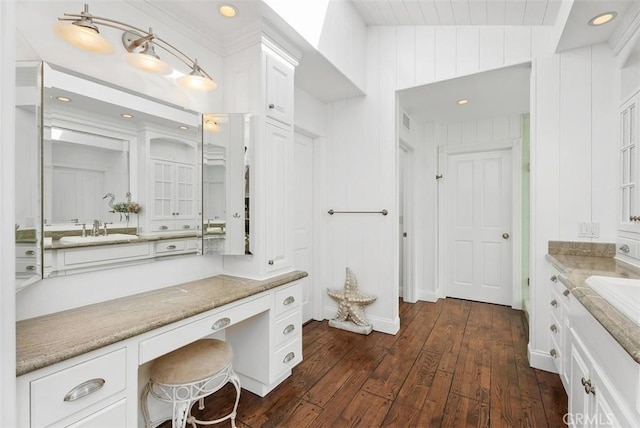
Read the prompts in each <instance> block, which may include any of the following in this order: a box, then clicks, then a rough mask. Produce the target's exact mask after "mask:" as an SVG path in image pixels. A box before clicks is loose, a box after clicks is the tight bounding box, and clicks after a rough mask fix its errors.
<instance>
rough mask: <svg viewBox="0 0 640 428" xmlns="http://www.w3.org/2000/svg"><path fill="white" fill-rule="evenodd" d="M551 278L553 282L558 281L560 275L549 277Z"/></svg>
mask: <svg viewBox="0 0 640 428" xmlns="http://www.w3.org/2000/svg"><path fill="white" fill-rule="evenodd" d="M549 279H550V280H551V282H558V275H551V278H549Z"/></svg>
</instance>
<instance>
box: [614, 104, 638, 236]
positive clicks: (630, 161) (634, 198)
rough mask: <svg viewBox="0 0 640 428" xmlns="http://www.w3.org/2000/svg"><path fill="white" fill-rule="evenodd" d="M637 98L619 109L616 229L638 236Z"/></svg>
mask: <svg viewBox="0 0 640 428" xmlns="http://www.w3.org/2000/svg"><path fill="white" fill-rule="evenodd" d="M639 100H640V97H639V95H638V94H636V95H635V96H633V97H632V98H631V99H629V100H628V101H627V102H626V103H624V104H623V105H622V107H621V108H620V146H619V147H620V190H619V201H620V206H619V214H618V215H619V224H618V228H619V229H620V230H622V231H627V232H635V233H638V232H640V200H639V196H640V194H639V192H640V189H639V188H638V179H639V178H640V176H639V175H638V165H639V162H638V161H639V158H638V156H640V154H639V153H638V150H640V148H639V147H638V126H639V124H640V123H639V122H640V120H639V115H640V110H639V106H638V101H639Z"/></svg>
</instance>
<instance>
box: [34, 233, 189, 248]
mask: <svg viewBox="0 0 640 428" xmlns="http://www.w3.org/2000/svg"><path fill="white" fill-rule="evenodd" d="M197 237H198V233H197V232H193V231H189V232H174V233H171V232H163V233H155V234H146V235H142V234H141V235H138V238H137V239H126V238H124V239H115V240H112V241H104V242H96V241H92V242H65V243H63V242H60V241H59V240H54V241H52V243H51V244H50V245H45V246H44V249H45V250H60V249H63V250H67V249H70V248H84V247H103V246H105V245H118V244H142V243H145V242H155V241H164V240H169V239H182V238H197Z"/></svg>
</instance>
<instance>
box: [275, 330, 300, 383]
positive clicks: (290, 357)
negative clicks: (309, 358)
mask: <svg viewBox="0 0 640 428" xmlns="http://www.w3.org/2000/svg"><path fill="white" fill-rule="evenodd" d="M274 358H275V361H274V364H273V368H274V373H273V375H274V376H279V375H280V374H282V373H283V372H285V371H287V370H291V369H292V368H293V367H295V366H296V365H297V364H298V363H299V362H300V361H302V338H298V339H295V340H293V341H292V342H291V343H289V344H288V345H286V346H284V347H283V348H281V349H280V350H278V351H277V352H276V353H275V356H274Z"/></svg>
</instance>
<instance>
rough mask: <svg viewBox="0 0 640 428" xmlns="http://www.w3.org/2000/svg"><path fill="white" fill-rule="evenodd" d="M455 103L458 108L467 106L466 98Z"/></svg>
mask: <svg viewBox="0 0 640 428" xmlns="http://www.w3.org/2000/svg"><path fill="white" fill-rule="evenodd" d="M456 103H458V105H459V106H463V105H465V104H469V100H468V99H466V98H463V99H461V100H458V101H456Z"/></svg>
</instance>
